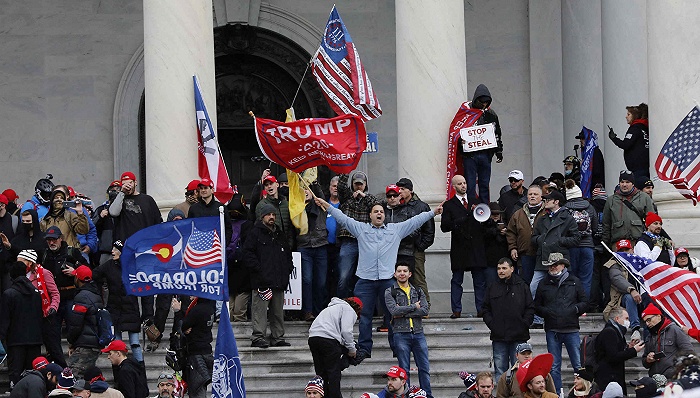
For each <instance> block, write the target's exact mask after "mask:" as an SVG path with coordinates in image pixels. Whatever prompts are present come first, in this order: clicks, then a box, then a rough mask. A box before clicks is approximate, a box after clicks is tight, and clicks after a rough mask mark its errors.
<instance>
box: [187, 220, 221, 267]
mask: <svg viewBox="0 0 700 398" xmlns="http://www.w3.org/2000/svg"><path fill="white" fill-rule="evenodd" d="M182 258H183V260H184V261H185V263H186V264H187V265H189V266H190V267H193V268H200V267H203V266H205V265H209V264H215V263H220V262H221V239H219V234H217V233H216V230H215V229H213V230H211V231H206V232H202V231H200V230H198V229H197V227H195V226H194V225H192V235H190V237H189V239H187V246H186V247H185V254H184V255H183V256H182Z"/></svg>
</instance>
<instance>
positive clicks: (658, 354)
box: [654, 352, 666, 360]
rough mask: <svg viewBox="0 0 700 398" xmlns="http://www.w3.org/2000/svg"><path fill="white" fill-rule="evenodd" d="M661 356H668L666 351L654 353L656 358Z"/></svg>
mask: <svg viewBox="0 0 700 398" xmlns="http://www.w3.org/2000/svg"><path fill="white" fill-rule="evenodd" d="M661 358H666V353H665V352H655V353H654V359H657V360H658V359H661Z"/></svg>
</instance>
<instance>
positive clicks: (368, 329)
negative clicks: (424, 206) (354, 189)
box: [316, 198, 442, 360]
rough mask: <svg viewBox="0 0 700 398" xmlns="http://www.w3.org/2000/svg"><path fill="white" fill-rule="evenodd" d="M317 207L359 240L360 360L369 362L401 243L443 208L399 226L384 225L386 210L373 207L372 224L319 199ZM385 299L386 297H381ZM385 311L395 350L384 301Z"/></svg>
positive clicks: (377, 205) (378, 206)
mask: <svg viewBox="0 0 700 398" xmlns="http://www.w3.org/2000/svg"><path fill="white" fill-rule="evenodd" d="M316 204H317V205H319V206H320V207H321V208H322V209H324V210H326V211H328V212H329V214H330V215H331V216H333V218H335V219H336V221H337V222H338V224H340V225H341V226H342V227H343V228H345V229H347V230H348V231H349V232H350V233H351V234H352V235H353V236H355V237H356V238H357V243H358V248H359V260H358V262H357V272H356V275H357V277H358V278H360V279H359V280H358V281H357V284H356V285H355V290H354V294H355V296H357V297H358V298H359V299H360V300H362V303H363V306H362V313H361V314H360V337H359V342H358V350H357V359H358V360H362V359H364V358H370V357H371V353H372V315H373V314H374V308H375V304H376V300H377V297H378V296H379V295H380V294H382V295H383V294H384V291H385V290H386V289H387V288H389V287H391V285H392V283H393V281H392V277H393V276H394V266H395V265H396V254H397V252H398V249H399V243H400V242H401V239H403V238H405V237H406V236H408V235H410V234H411V232H413V231H415V230H416V229H418V228H420V227H421V225H423V224H424V223H425V222H426V221H428V220H429V219H431V218H433V217H435V215H437V214H441V213H442V204H440V206H438V207H437V208H436V209H435V210H431V211H426V212H423V213H420V214H418V215H416V216H414V217H411V218H409V219H408V220H406V221H404V222H400V223H393V224H387V225H384V207H382V205H381V204H376V205H374V206H372V209H371V210H370V223H363V222H359V221H357V220H354V219H352V218H350V217H348V216H346V215H345V214H343V212H341V211H340V210H338V209H336V208H334V207H333V206H331V205H330V204H328V202H326V201H325V200H323V199H320V198H316ZM381 297H383V296H381ZM380 304H381V305H382V307H383V309H384V322H385V324H387V325H390V326H389V336H388V337H389V345H390V346H391V347H392V349H393V345H394V344H393V341H392V340H393V338H392V337H393V333H392V328H391V323H390V320H391V314H390V313H389V311H388V310H387V308H386V303H385V302H384V300H380Z"/></svg>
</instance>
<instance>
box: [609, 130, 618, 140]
mask: <svg viewBox="0 0 700 398" xmlns="http://www.w3.org/2000/svg"><path fill="white" fill-rule="evenodd" d="M609 129H610V131H608V137H610V139H611V140H614V139H615V138H617V134H615V130H613V129H612V127H609Z"/></svg>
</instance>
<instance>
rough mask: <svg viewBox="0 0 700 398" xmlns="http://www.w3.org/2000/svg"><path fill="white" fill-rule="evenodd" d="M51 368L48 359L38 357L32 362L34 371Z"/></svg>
mask: <svg viewBox="0 0 700 398" xmlns="http://www.w3.org/2000/svg"><path fill="white" fill-rule="evenodd" d="M47 366H49V360H48V359H46V357H36V358H34V360H33V361H32V369H34V370H41V369H44V368H45V367H47Z"/></svg>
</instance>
